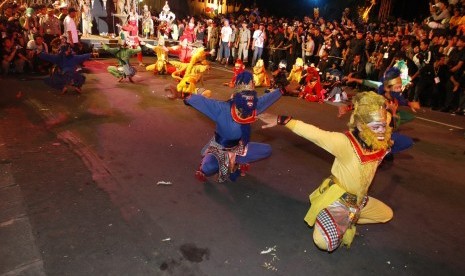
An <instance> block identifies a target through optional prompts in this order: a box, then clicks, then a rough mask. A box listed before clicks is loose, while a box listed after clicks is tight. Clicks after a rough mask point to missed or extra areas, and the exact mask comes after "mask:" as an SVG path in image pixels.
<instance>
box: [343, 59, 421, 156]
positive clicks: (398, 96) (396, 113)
mask: <svg viewBox="0 0 465 276" xmlns="http://www.w3.org/2000/svg"><path fill="white" fill-rule="evenodd" d="M400 67H402V64H401V65H400ZM401 76H402V77H403V78H402V77H401ZM347 82H357V83H359V84H362V85H365V86H368V87H372V88H375V89H377V91H378V94H380V95H383V96H384V97H385V98H386V105H387V108H388V111H389V112H390V113H391V114H392V120H391V123H390V125H391V127H392V128H393V129H394V132H393V133H392V135H391V139H392V140H393V141H394V145H392V147H391V154H390V155H388V156H387V158H388V159H389V158H392V154H394V153H397V152H400V151H403V150H406V149H408V148H410V147H411V146H413V140H412V139H411V138H410V137H408V136H406V135H403V134H400V133H399V132H398V131H396V130H397V128H398V127H399V126H400V125H401V124H404V123H406V122H409V121H411V120H413V119H414V118H415V116H414V115H413V114H411V113H409V112H407V111H403V110H398V106H409V107H410V108H411V109H412V111H414V112H416V111H415V110H416V109H419V108H420V105H419V103H418V102H409V101H408V100H407V99H405V98H404V96H402V93H401V92H402V91H403V89H404V88H405V86H406V85H407V83H408V82H409V80H408V79H407V77H406V76H405V74H402V73H401V70H400V69H399V68H397V67H391V68H390V69H389V70H387V71H386V72H385V73H384V76H383V78H382V79H381V81H380V82H377V81H372V80H362V79H355V78H349V79H348V81H347Z"/></svg>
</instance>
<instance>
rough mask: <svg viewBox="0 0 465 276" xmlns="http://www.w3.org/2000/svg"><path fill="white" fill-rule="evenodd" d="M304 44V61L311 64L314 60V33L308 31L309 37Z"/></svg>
mask: <svg viewBox="0 0 465 276" xmlns="http://www.w3.org/2000/svg"><path fill="white" fill-rule="evenodd" d="M303 45H304V51H303V52H304V58H305V59H304V61H305V63H306V64H307V65H310V64H311V63H312V60H313V52H314V50H315V42H314V41H313V38H312V35H311V34H310V33H307V38H306V40H305V43H303Z"/></svg>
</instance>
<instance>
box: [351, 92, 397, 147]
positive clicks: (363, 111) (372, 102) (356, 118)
mask: <svg viewBox="0 0 465 276" xmlns="http://www.w3.org/2000/svg"><path fill="white" fill-rule="evenodd" d="M352 102H353V105H354V109H353V112H352V115H351V116H350V121H349V129H350V130H351V131H354V130H355V129H358V130H359V137H360V138H361V139H362V140H363V142H365V144H367V145H368V146H369V147H371V148H372V149H374V150H379V149H387V148H388V147H389V146H390V145H392V142H391V132H392V130H391V128H390V127H389V125H386V132H385V135H384V137H385V139H384V140H383V141H379V140H378V138H377V137H376V135H375V133H373V132H372V131H371V130H370V128H369V127H368V126H367V124H368V123H371V122H384V123H387V122H388V118H387V117H388V113H387V111H386V106H385V103H386V99H385V98H384V97H383V96H381V95H378V94H377V93H375V92H371V91H370V92H360V93H358V94H357V95H355V96H354V97H353V99H352Z"/></svg>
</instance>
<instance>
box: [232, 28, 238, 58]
mask: <svg viewBox="0 0 465 276" xmlns="http://www.w3.org/2000/svg"><path fill="white" fill-rule="evenodd" d="M231 30H232V33H231V54H232V58H233V60H234V61H235V60H236V57H237V52H238V47H239V46H238V41H239V31H238V30H237V28H236V24H234V23H233V24H231Z"/></svg>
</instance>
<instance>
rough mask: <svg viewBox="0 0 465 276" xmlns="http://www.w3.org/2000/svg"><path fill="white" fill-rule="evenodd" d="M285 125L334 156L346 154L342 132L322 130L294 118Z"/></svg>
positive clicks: (345, 140) (345, 139)
mask: <svg viewBox="0 0 465 276" xmlns="http://www.w3.org/2000/svg"><path fill="white" fill-rule="evenodd" d="M286 127H287V128H289V129H290V130H292V131H293V132H294V133H295V134H297V135H299V136H301V137H303V138H305V139H307V140H309V141H310V142H313V143H314V144H316V145H317V146H319V147H321V148H323V149H324V150H326V151H327V152H329V153H331V154H332V155H334V156H335V157H343V156H344V155H345V154H346V151H347V143H348V139H347V137H346V136H345V135H344V134H343V133H340V132H331V131H326V130H322V129H320V128H318V127H316V126H314V125H311V124H306V123H304V122H302V121H299V120H294V119H292V120H290V121H289V123H287V124H286Z"/></svg>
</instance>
